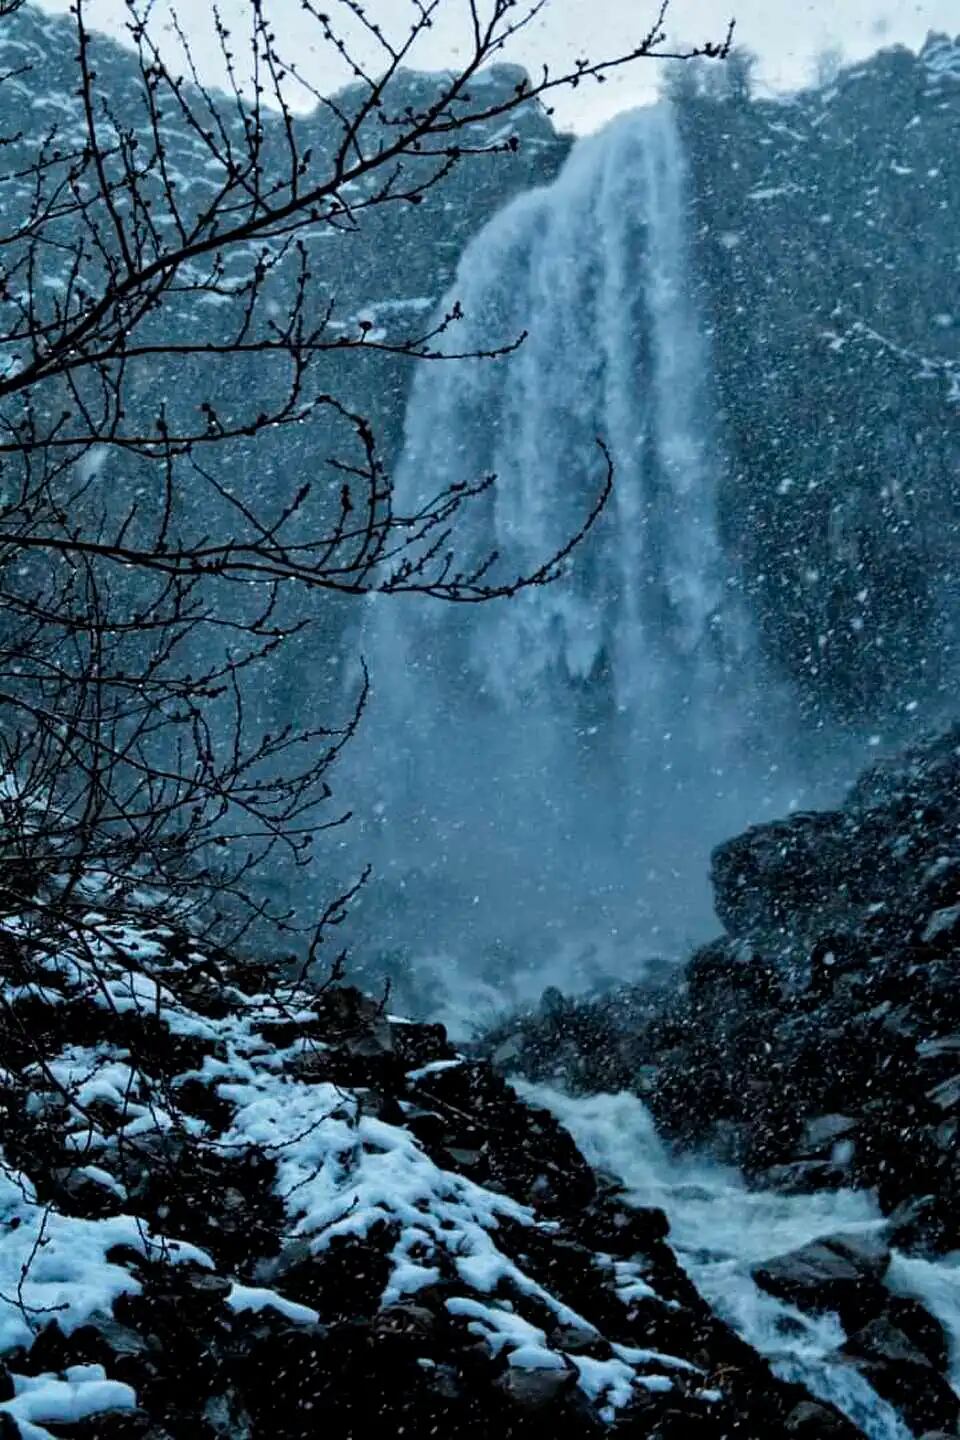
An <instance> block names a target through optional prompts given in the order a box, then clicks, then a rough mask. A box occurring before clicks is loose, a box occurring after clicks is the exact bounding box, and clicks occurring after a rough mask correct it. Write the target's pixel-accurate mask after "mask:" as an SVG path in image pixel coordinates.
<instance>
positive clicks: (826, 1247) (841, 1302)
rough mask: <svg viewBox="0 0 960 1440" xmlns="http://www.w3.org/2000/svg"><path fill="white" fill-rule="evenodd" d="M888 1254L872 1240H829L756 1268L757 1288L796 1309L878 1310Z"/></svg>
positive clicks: (842, 1237)
mask: <svg viewBox="0 0 960 1440" xmlns="http://www.w3.org/2000/svg"><path fill="white" fill-rule="evenodd" d="M889 1264H890V1251H889V1250H888V1249H887V1247H886V1245H885V1244H884V1243H883V1242H882V1241H880V1240H878V1239H876V1238H875V1237H873V1236H867V1235H834V1236H829V1237H827V1238H826V1239H824V1240H818V1241H815V1242H814V1243H813V1244H810V1245H805V1246H803V1247H802V1248H801V1249H799V1250H793V1251H790V1252H789V1253H788V1254H786V1255H780V1256H777V1257H776V1259H773V1260H768V1261H767V1262H766V1263H765V1264H763V1265H759V1266H757V1267H756V1268H755V1269H754V1271H753V1277H754V1279H755V1280H756V1282H757V1284H758V1285H760V1286H761V1287H762V1288H763V1289H764V1290H768V1291H769V1292H770V1294H771V1295H775V1296H776V1297H777V1298H778V1299H779V1300H786V1301H788V1302H789V1303H790V1304H793V1305H797V1306H798V1307H799V1308H800V1309H801V1310H810V1311H828V1310H834V1311H836V1312H837V1313H838V1314H839V1315H841V1316H846V1315H850V1314H854V1315H855V1314H860V1313H863V1312H864V1311H867V1312H868V1313H869V1311H870V1310H871V1309H873V1310H876V1309H879V1308H881V1307H882V1303H883V1301H882V1298H881V1297H882V1295H883V1291H882V1281H883V1276H884V1274H885V1272H886V1270H887V1267H888V1266H889Z"/></svg>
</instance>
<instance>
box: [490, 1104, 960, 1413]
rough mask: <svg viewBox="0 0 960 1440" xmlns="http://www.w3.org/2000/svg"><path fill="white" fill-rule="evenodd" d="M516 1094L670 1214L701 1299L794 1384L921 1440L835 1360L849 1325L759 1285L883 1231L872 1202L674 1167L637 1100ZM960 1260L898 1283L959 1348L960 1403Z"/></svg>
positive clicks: (897, 1267)
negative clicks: (764, 1271) (757, 1275)
mask: <svg viewBox="0 0 960 1440" xmlns="http://www.w3.org/2000/svg"><path fill="white" fill-rule="evenodd" d="M516 1088H517V1090H518V1091H519V1092H520V1094H521V1095H522V1096H523V1097H524V1098H526V1099H528V1100H530V1101H531V1102H532V1103H534V1104H536V1105H541V1106H544V1107H545V1108H546V1109H548V1110H551V1111H552V1112H553V1113H554V1114H555V1115H556V1117H557V1119H558V1120H560V1121H561V1123H562V1124H563V1125H565V1126H566V1128H567V1129H568V1130H569V1131H570V1132H571V1134H572V1135H573V1138H574V1139H575V1140H576V1142H577V1144H578V1146H579V1147H580V1149H581V1150H582V1152H583V1154H584V1155H585V1157H586V1158H587V1159H588V1160H589V1161H590V1163H591V1164H592V1165H593V1166H595V1167H596V1168H597V1169H598V1170H599V1171H601V1172H603V1173H605V1174H607V1175H610V1176H613V1177H614V1178H615V1179H616V1180H618V1181H619V1182H620V1183H621V1184H622V1185H623V1186H624V1190H625V1194H626V1196H627V1197H628V1198H629V1200H630V1201H631V1202H632V1203H634V1204H636V1205H640V1206H645V1205H654V1206H658V1207H660V1208H662V1209H663V1210H665V1211H666V1213H667V1216H668V1217H669V1220H670V1240H671V1243H672V1244H673V1246H674V1248H675V1249H676V1251H677V1253H678V1255H679V1257H680V1260H681V1263H682V1264H683V1266H684V1269H685V1270H686V1271H687V1273H688V1274H689V1275H690V1277H691V1279H692V1280H693V1281H694V1283H695V1284H696V1286H697V1288H698V1289H699V1290H700V1292H701V1294H703V1296H704V1297H705V1298H706V1299H707V1300H708V1301H709V1302H710V1304H711V1305H712V1306H713V1308H714V1309H715V1310H716V1311H717V1313H718V1314H720V1315H721V1316H723V1318H724V1319H725V1320H727V1321H728V1323H729V1324H730V1325H732V1326H733V1328H734V1329H735V1330H737V1331H738V1332H739V1333H740V1334H741V1335H742V1336H743V1338H744V1339H745V1340H747V1341H748V1342H749V1344H751V1345H752V1346H753V1347H754V1348H755V1349H756V1350H758V1351H759V1352H760V1354H762V1355H765V1356H766V1357H767V1358H768V1359H769V1360H770V1361H771V1363H772V1365H773V1368H774V1370H775V1371H776V1373H777V1374H778V1375H780V1376H781V1378H782V1379H785V1380H790V1381H794V1382H796V1383H798V1384H801V1385H803V1386H805V1387H806V1389H807V1390H808V1391H810V1393H811V1394H813V1395H815V1396H817V1397H818V1398H819V1399H821V1400H825V1401H828V1402H829V1403H830V1404H832V1405H835V1406H836V1407H837V1408H838V1409H839V1410H841V1411H842V1412H843V1413H844V1414H846V1415H847V1416H848V1417H849V1418H850V1419H851V1420H853V1421H854V1423H855V1424H856V1425H857V1426H859V1428H860V1429H861V1430H862V1432H863V1434H864V1435H865V1436H866V1437H867V1440H911V1437H912V1431H911V1430H909V1429H908V1428H907V1426H906V1425H905V1424H904V1423H903V1421H902V1420H901V1419H900V1417H899V1416H898V1415H897V1413H896V1412H895V1411H894V1409H893V1408H892V1406H890V1405H889V1404H887V1403H886V1401H884V1400H881V1399H880V1397H879V1396H878V1395H877V1394H876V1392H875V1391H874V1390H873V1389H872V1387H871V1386H870V1385H869V1384H868V1382H867V1381H866V1380H865V1379H864V1378H863V1376H862V1375H860V1374H859V1373H858V1371H857V1370H856V1369H855V1367H853V1366H852V1365H850V1364H849V1363H846V1362H844V1361H843V1359H842V1358H840V1357H838V1356H837V1355H836V1354H835V1353H834V1352H835V1351H836V1350H837V1349H838V1348H839V1347H840V1346H841V1345H843V1343H844V1341H845V1339H846V1336H845V1333H844V1330H843V1328H842V1326H841V1325H840V1322H839V1320H838V1318H837V1316H835V1315H832V1314H825V1315H818V1316H812V1315H809V1314H806V1313H804V1312H801V1311H800V1310H798V1309H796V1308H795V1307H794V1306H792V1305H788V1304H786V1303H784V1302H783V1301H781V1300H776V1299H774V1297H773V1296H772V1295H769V1294H767V1293H766V1292H765V1291H763V1290H761V1289H760V1288H759V1287H758V1286H757V1285H756V1284H755V1283H754V1281H753V1280H752V1279H751V1276H750V1271H751V1269H752V1268H753V1267H754V1266H756V1265H759V1264H760V1263H761V1262H763V1261H765V1260H769V1259H771V1258H773V1257H774V1256H777V1255H780V1254H784V1253H785V1252H787V1251H789V1250H793V1249H796V1248H799V1247H801V1246H803V1245H806V1244H808V1243H809V1242H810V1241H813V1240H816V1239H818V1238H820V1237H822V1236H825V1235H835V1234H837V1233H839V1232H843V1233H846V1234H850V1233H856V1232H858V1231H859V1232H861V1233H863V1232H870V1231H876V1230H879V1229H881V1228H882V1225H883V1221H882V1219H881V1217H880V1215H879V1213H878V1211H877V1209H876V1205H875V1203H874V1201H873V1199H872V1198H871V1197H870V1196H869V1195H867V1194H866V1193H864V1192H862V1191H852V1190H841V1191H829V1192H828V1191H823V1192H821V1193H819V1194H807V1195H781V1194H778V1193H776V1192H774V1191H751V1190H748V1189H747V1188H746V1186H745V1185H744V1183H743V1181H742V1180H741V1179H740V1177H739V1176H738V1175H737V1173H736V1172H735V1171H733V1170H730V1169H727V1168H724V1167H722V1166H719V1165H716V1164H714V1163H712V1162H711V1161H709V1160H707V1159H705V1158H703V1157H698V1156H695V1155H694V1156H687V1157H682V1156H681V1157H677V1156H673V1155H671V1154H670V1153H669V1152H668V1151H667V1149H666V1147H665V1146H664V1145H663V1144H662V1143H661V1141H660V1140H659V1138H658V1136H657V1133H656V1129H655V1127H654V1124H653V1120H652V1118H651V1116H650V1114H649V1112H648V1111H647V1110H646V1108H645V1107H644V1105H643V1103H642V1101H640V1100H639V1099H637V1097H636V1096H635V1095H626V1094H621V1095H594V1096H590V1097H589V1098H586V1099H575V1098H573V1097H571V1096H568V1095H564V1094H561V1093H560V1092H558V1091H555V1090H550V1089H548V1088H546V1087H544V1086H540V1085H529V1084H519V1083H517V1084H516ZM958 1260H960V1257H957V1256H954V1257H953V1258H952V1260H951V1259H950V1258H946V1259H943V1260H940V1261H928V1260H920V1259H914V1258H911V1257H907V1256H904V1255H895V1256H894V1259H893V1263H892V1265H891V1267H890V1272H889V1276H888V1283H889V1284H890V1286H891V1288H892V1289H894V1290H895V1291H897V1292H898V1293H900V1294H903V1295H909V1296H913V1297H914V1298H916V1299H918V1300H920V1301H921V1303H922V1304H924V1305H925V1306H926V1307H927V1309H928V1310H929V1311H930V1312H931V1313H932V1314H933V1315H935V1316H936V1317H937V1318H938V1319H939V1320H940V1322H941V1324H942V1325H943V1326H944V1329H945V1332H946V1335H947V1337H948V1339H949V1342H950V1346H951V1353H952V1373H951V1380H952V1383H953V1385H954V1386H955V1387H956V1388H957V1389H958V1391H960V1265H958V1263H957V1261H958Z"/></svg>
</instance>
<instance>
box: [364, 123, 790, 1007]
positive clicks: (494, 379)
mask: <svg viewBox="0 0 960 1440" xmlns="http://www.w3.org/2000/svg"><path fill="white" fill-rule="evenodd" d="M454 299H456V300H459V302H460V303H461V305H462V307H463V310H464V314H465V319H464V320H463V321H462V322H461V323H460V324H459V325H457V326H455V327H454V328H453V329H452V330H451V331H450V332H449V333H448V335H447V336H445V337H444V338H445V340H446V341H447V342H448V345H449V348H450V349H451V350H453V349H455V350H456V351H458V352H461V353H462V352H465V351H466V352H470V351H475V350H483V351H489V350H491V349H493V348H496V347H497V346H503V345H509V344H510V342H512V341H514V340H515V339H517V337H519V336H520V335H521V334H523V333H524V332H527V338H526V339H525V341H524V343H523V344H521V345H520V346H519V348H517V349H516V350H515V351H514V352H513V353H511V354H509V355H507V356H505V357H503V358H500V359H495V360H491V359H462V360H449V361H444V362H438V363H434V364H424V365H422V366H420V367H419V371H418V374H417V377H416V380H415V383H414V386H413V390H412V395H411V398H410V402H409V407H408V411H407V417H406V429H405V443H404V450H403V455H402V459H401V462H400V465H399V467H398V473H397V477H396V480H397V494H398V498H399V501H400V503H401V505H402V506H403V507H409V506H411V505H413V504H415V503H418V502H419V503H423V502H424V501H426V500H427V499H428V498H429V497H430V496H432V495H434V494H436V493H438V492H440V491H441V490H443V488H444V487H445V486H447V485H449V484H451V483H455V482H461V481H462V482H467V483H471V482H476V481H477V480H478V479H479V478H480V477H482V476H485V475H495V477H496V479H495V481H494V483H493V485H492V486H491V487H490V489H489V490H487V491H486V492H485V493H484V494H483V495H481V496H480V497H478V498H476V499H474V500H473V501H472V502H471V504H470V505H469V506H467V507H466V508H465V509H464V510H463V511H462V512H461V513H460V515H459V516H458V518H457V522H456V527H455V536H456V544H457V555H458V560H459V561H460V562H461V563H465V564H469V563H470V562H471V561H472V562H474V563H475V562H477V561H479V560H480V559H482V558H483V557H484V556H486V555H487V554H489V553H490V552H491V551H496V552H497V553H498V555H499V557H500V559H499V573H500V574H501V575H508V574H515V573H530V572H531V571H535V570H536V569H537V567H538V566H539V565H541V564H542V562H543V561H544V559H545V558H546V557H548V556H549V555H550V554H552V553H554V552H556V550H557V549H558V547H560V546H562V544H563V543H564V541H565V540H566V539H567V538H568V537H569V536H570V535H571V534H573V533H575V532H576V531H577V529H578V527H579V526H580V525H581V524H582V521H583V518H584V516H585V515H586V514H587V513H588V512H589V509H590V507H591V504H592V503H593V501H594V498H595V496H596V495H597V492H598V488H599V487H600V485H601V484H602V478H603V471H604V467H603V459H602V455H601V453H600V451H599V449H598V446H597V443H596V442H597V438H598V437H602V439H603V441H604V442H605V444H606V445H607V446H608V447H609V451H610V454H611V456H612V458H613V463H614V466H615V483H614V489H613V494H612V498H611V499H610V501H609V504H608V506H607V509H606V511H605V513H604V514H603V515H602V517H601V519H600V521H599V523H598V524H597V526H596V528H595V529H594V531H593V532H592V533H591V534H590V535H589V536H588V538H587V539H586V541H585V542H584V543H583V544H582V545H581V546H580V547H579V548H578V549H577V550H576V551H575V552H574V556H573V559H572V562H571V564H570V565H569V567H568V573H566V574H565V575H564V577H563V578H562V579H561V580H559V581H558V582H557V583H555V584H553V585H549V586H545V587H536V588H532V589H528V590H526V591H524V592H523V593H521V594H520V595H518V596H516V597H514V598H513V599H510V600H506V601H502V602H496V603H493V604H488V605H483V606H464V607H455V606H454V607H451V606H449V605H444V604H442V603H441V602H434V603H426V604H424V603H423V602H422V601H420V602H413V603H411V604H406V603H403V602H398V601H396V600H390V601H384V600H383V599H380V600H377V601H375V602H373V603H372V605H371V609H370V613H369V617H368V624H367V635H366V639H365V648H366V651H367V656H368V658H369V659H370V660H371V662H372V669H373V674H374V680H375V685H376V686H377V693H376V697H375V698H376V704H375V706H374V713H373V716H372V719H371V723H370V729H369V730H368V736H367V746H366V750H365V755H364V768H363V771H362V774H358V775H356V776H355V777H354V783H355V785H356V786H357V787H358V788H359V790H360V793H361V796H362V798H363V801H364V803H363V804H359V805H358V806H357V809H358V811H365V812H366V813H368V814H371V815H372V816H373V818H372V819H371V820H370V821H368V822H367V823H366V824H365V826H364V827H363V829H362V832H361V834H360V841H361V845H362V847H363V849H364V853H366V854H370V855H372V858H373V859H374V861H375V863H376V868H377V871H378V874H379V877H380V888H379V890H378V891H377V892H376V893H377V895H378V904H377V923H376V934H377V938H378V941H379V942H380V943H381V944H384V943H385V944H386V948H388V949H389V948H391V946H392V947H393V948H394V949H395V950H400V949H403V950H405V952H406V953H407V954H408V955H410V954H413V953H414V952H416V953H418V954H419V955H420V956H421V957H422V958H423V959H425V960H426V959H432V960H433V961H434V962H435V961H437V960H442V961H443V967H442V968H443V971H444V973H445V974H447V975H448V976H449V975H451V974H456V975H457V976H458V977H461V979H462V977H463V976H464V975H466V974H469V976H470V979H471V983H472V985H473V987H474V993H473V997H472V1001H471V1004H476V1003H477V1001H479V1000H482V999H483V998H484V997H485V996H489V997H495V998H496V999H499V1000H509V999H514V1000H516V999H522V998H524V996H525V992H537V991H538V990H539V989H540V988H542V985H543V983H544V981H545V978H547V976H548V975H549V978H550V979H551V980H552V981H554V982H556V983H561V984H565V985H579V986H583V985H585V984H588V983H590V982H591V981H599V980H602V979H608V978H610V977H612V976H614V975H618V974H623V973H631V974H636V973H638V965H639V964H640V962H641V958H642V957H644V956H646V957H652V956H655V955H671V954H676V953H678V952H679V950H680V949H681V948H682V947H683V946H684V945H686V944H688V943H689V941H690V940H691V939H693V938H695V937H699V936H701V935H703V934H704V933H706V932H707V931H708V930H709V929H710V927H711V923H712V922H711V919H710V904H709V894H708V888H707V881H706V876H707V870H708V857H709V851H710V849H711V847H712V846H713V845H714V844H715V843H716V842H717V841H718V840H719V839H721V838H723V837H725V836H727V835H729V834H732V833H734V832H735V831H736V830H737V829H738V828H742V826H743V825H745V824H746V823H748V822H750V821H752V820H758V819H761V818H763V816H764V815H765V814H766V813H768V812H773V813H777V812H782V810H783V809H785V808H786V807H787V806H789V805H790V804H791V803H792V802H793V801H794V800H795V798H796V794H797V781H796V767H795V765H794V763H793V762H792V761H788V759H787V755H788V750H787V747H786V746H785V745H783V744H781V740H780V738H779V737H781V736H782V735H783V733H784V727H783V725H782V724H781V723H780V720H779V717H778V716H776V715H775V714H774V711H775V709H776V707H777V705H778V703H779V701H778V697H777V689H776V687H775V686H771V685H770V684H769V683H767V684H765V685H764V686H762V687H761V685H760V683H759V682H760V677H759V673H758V666H757V663H756V660H755V657H754V655H753V652H752V649H751V644H750V635H749V626H748V625H747V624H746V622H745V621H744V618H743V614H742V611H741V607H740V604H739V601H738V592H737V585H736V577H735V575H734V574H733V573H731V572H730V570H729V569H728V566H727V564H726V561H725V557H724V554H723V550H722V546H721V543H720V537H719V529H718V522H717V499H716V497H717V486H718V479H719V477H720V474H721V472H722V463H723V462H722V455H721V451H720V445H719V441H718V435H717V427H716V425H715V422H714V415H713V407H712V402H711V386H710V371H709V338H708V335H707V334H706V327H705V323H704V319H703V316H702V315H701V314H700V312H699V309H698V305H697V299H696V284H695V280H694V274H693V270H692V266H691V257H690V253H689V240H688V235H687V200H686V170H685V165H684V159H683V154H682V147H681V144H680V141H679V138H678V135H677V131H676V128H675V124H674V120H673V116H672V113H671V111H670V109H669V108H668V107H666V106H657V107H654V108H650V109H645V110H640V111H637V112H635V113H633V114H630V115H627V116H624V117H622V118H621V119H619V120H617V121H615V122H614V123H613V124H612V125H610V126H609V127H608V128H607V129H606V130H605V131H603V132H602V133H601V134H599V135H597V136H594V137H591V138H589V139H586V140H583V141H581V142H580V143H579V144H577V145H576V147H575V148H574V150H573V151H572V153H571V155H570V157H569V160H568V162H567V164H566V166H565V168H564V170H563V172H562V173H561V175H560V176H559V178H558V179H557V180H556V181H555V182H554V183H553V184H552V185H550V186H549V187H546V188H543V189H541V190H537V191H535V192H532V193H528V194H526V195H524V196H522V197H521V198H519V199H518V200H516V201H514V202H513V203H512V204H510V205H509V206H508V207H507V208H505V209H504V210H503V211H502V212H501V213H500V214H499V215H497V216H496V217H495V218H494V219H493V221H492V222H491V223H490V224H489V225H488V226H487V227H486V228H485V229H484V230H483V232H482V233H481V234H480V235H479V236H478V237H477V238H476V239H475V240H474V242H473V243H472V245H471V246H470V247H469V248H468V249H467V251H466V253H465V254H464V256H463V259H462V261H461V264H460V267H459V271H458V275H457V279H456V283H455V285H454V288H453V291H452V293H451V295H450V296H448V297H447V299H446V301H445V303H444V307H443V308H444V310H447V309H449V308H450V306H451V304H452V301H453V300H454ZM761 695H762V697H763V698H762V701H761ZM386 895H389V896H390V897H391V903H390V905H389V906H385V905H384V903H383V897H384V896H386ZM387 909H388V910H389V912H390V916H391V917H392V918H391V919H390V920H389V921H388V922H387V923H386V928H385V910H387ZM414 916H416V924H415V923H414V919H413V917H414ZM417 926H419V929H418V928H417ZM385 937H386V939H385ZM428 952H430V954H429V955H428ZM434 968H436V967H435V966H434ZM506 985H509V993H505V991H504V987H505V986H506ZM437 1001H438V996H437V993H436V990H435V989H434V990H433V991H432V994H431V1008H432V1009H433V1010H434V1011H435V1010H436V1008H437Z"/></svg>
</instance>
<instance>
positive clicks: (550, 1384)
mask: <svg viewBox="0 0 960 1440" xmlns="http://www.w3.org/2000/svg"><path fill="white" fill-rule="evenodd" d="M576 1383H577V1375H576V1371H575V1370H573V1369H569V1370H568V1369H566V1368H565V1367H560V1368H557V1369H552V1368H551V1369H546V1370H526V1369H524V1370H518V1369H513V1368H511V1369H510V1370H508V1371H507V1373H506V1374H505V1375H503V1376H502V1377H501V1378H500V1380H498V1381H497V1384H498V1385H499V1386H500V1388H501V1389H502V1390H503V1393H504V1395H506V1397H507V1399H508V1400H510V1401H511V1403H512V1404H514V1405H516V1406H518V1407H519V1409H521V1410H532V1411H542V1410H545V1409H549V1408H550V1407H552V1406H554V1405H556V1403H557V1401H558V1400H561V1399H563V1398H565V1397H567V1396H571V1395H572V1394H573V1392H574V1390H575V1388H576Z"/></svg>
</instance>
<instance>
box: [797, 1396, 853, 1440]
mask: <svg viewBox="0 0 960 1440" xmlns="http://www.w3.org/2000/svg"><path fill="white" fill-rule="evenodd" d="M783 1429H784V1433H785V1434H786V1435H795V1436H796V1437H797V1440H831V1437H833V1436H837V1437H841V1436H846V1435H847V1434H848V1433H849V1427H848V1426H847V1425H846V1424H845V1423H844V1421H843V1419H842V1418H841V1417H840V1416H839V1415H837V1413H836V1411H833V1410H828V1409H827V1408H826V1406H825V1405H818V1404H817V1403H816V1402H815V1401H813V1400H802V1401H801V1402H800V1404H799V1405H795V1406H794V1408H793V1409H792V1410H791V1411H790V1414H789V1415H788V1416H787V1417H786V1419H785V1420H784V1422H783Z"/></svg>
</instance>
